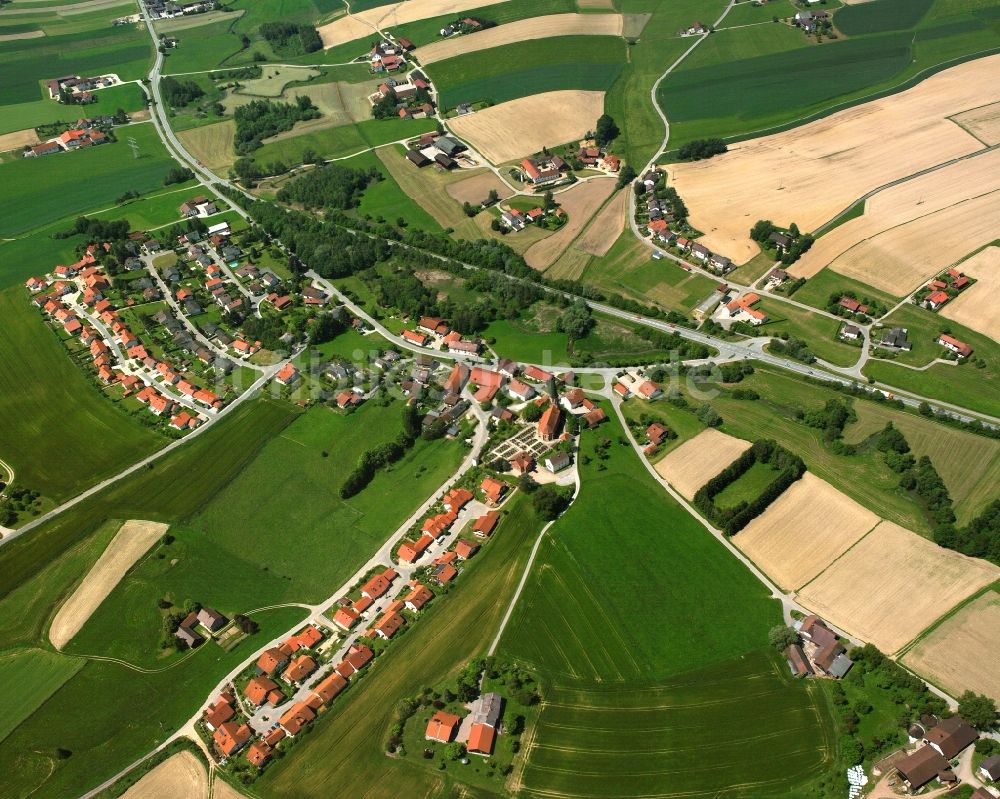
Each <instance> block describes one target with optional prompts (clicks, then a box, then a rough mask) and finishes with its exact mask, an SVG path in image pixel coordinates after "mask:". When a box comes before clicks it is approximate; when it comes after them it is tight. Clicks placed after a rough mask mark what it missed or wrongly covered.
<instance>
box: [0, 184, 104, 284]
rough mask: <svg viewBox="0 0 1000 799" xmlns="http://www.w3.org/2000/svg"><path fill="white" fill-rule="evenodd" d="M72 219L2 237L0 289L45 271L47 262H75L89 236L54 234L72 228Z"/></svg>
mask: <svg viewBox="0 0 1000 799" xmlns="http://www.w3.org/2000/svg"><path fill="white" fill-rule="evenodd" d="M2 168H3V167H0V169H2ZM0 174H3V173H0ZM73 222H74V218H70V219H61V220H59V221H57V222H51V223H49V224H47V225H45V226H44V227H41V228H37V229H35V230H32V231H31V232H30V233H28V234H25V235H23V236H20V237H18V238H16V239H8V240H5V241H0V290H2V289H6V288H9V287H11V286H14V285H18V286H21V285H23V284H24V281H25V280H27V279H28V278H29V277H31V276H32V275H37V274H39V273H40V272H45V271H46V266H45V265H46V264H49V265H55V264H59V263H73V262H74V261H75V260H76V259H77V256H76V247H77V245H79V244H81V243H84V239H85V238H86V237H85V236H70V237H69V238H65V239H56V238H53V236H52V234H53V233H60V232H62V231H64V230H68V229H70V228H71V227H73Z"/></svg>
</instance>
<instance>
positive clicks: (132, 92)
mask: <svg viewBox="0 0 1000 799" xmlns="http://www.w3.org/2000/svg"><path fill="white" fill-rule="evenodd" d="M2 32H3V31H2V30H0V33H2ZM94 97H95V98H96V99H97V102H96V103H91V104H90V105H88V106H86V108H83V107H79V106H66V105H60V104H59V103H57V102H55V101H54V100H49V99H48V95H47V94H46V97H45V99H42V100H32V101H30V102H26V103H17V104H15V105H7V106H4V107H3V114H2V115H0V133H10V132H11V131H14V130H24V129H25V128H34V127H37V126H38V125H44V124H48V123H50V122H65V123H66V125H67V127H69V126H70V125H72V124H73V123H74V122H76V120H78V119H79V118H80V117H81V116H91V117H94V116H99V115H101V114H114V113H115V112H117V111H118V109H119V108H123V109H125V110H126V111H129V112H131V111H140V110H142V109H143V108H145V107H146V99H145V98H146V95H144V94H143V93H142V89H140V88H139V87H138V86H137V85H136V84H134V83H126V84H124V85H122V86H111V87H110V88H107V89H101V90H100V91H98V92H94Z"/></svg>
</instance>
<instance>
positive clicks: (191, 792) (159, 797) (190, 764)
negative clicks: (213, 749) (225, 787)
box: [122, 752, 218, 799]
mask: <svg viewBox="0 0 1000 799" xmlns="http://www.w3.org/2000/svg"><path fill="white" fill-rule="evenodd" d="M216 789H218V783H216ZM179 797H184V799H208V775H207V774H206V773H205V767H204V766H203V765H202V764H201V763H200V762H199V761H198V758H196V757H195V756H194V755H193V754H191V753H190V752H178V753H177V754H176V755H172V756H170V757H168V758H167V759H166V760H164V761H163V762H162V763H160V765H158V766H156V767H155V768H154V769H152V770H151V771H150V772H149V773H148V774H146V775H145V776H144V777H143V778H142V779H141V780H139V781H138V782H137V783H136V784H135V785H133V786H132V787H131V788H129V789H128V790H127V791H125V793H123V794H122V799H178V798H179Z"/></svg>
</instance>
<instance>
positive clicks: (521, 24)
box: [417, 14, 623, 65]
mask: <svg viewBox="0 0 1000 799" xmlns="http://www.w3.org/2000/svg"><path fill="white" fill-rule="evenodd" d="M622 30H623V23H622V16H621V14H550V15H549V16H545V17H532V18H531V19H519V20H517V21H516V22H508V23H507V24H506V25H498V26H497V27H495V28H487V29H486V30H484V31H479V32H478V33H472V34H466V35H464V36H451V37H449V38H447V39H440V40H438V41H436V42H433V43H432V44H429V45H426V46H424V47H420V48H418V49H417V57H418V58H419V59H420V63H421V64H424V65H427V64H433V63H434V62H435V61H443V60H444V59H446V58H453V57H454V56H458V55H464V54H465V53H472V52H478V51H480V50H488V49H490V48H492V47H500V46H501V45H505V44H511V43H513V42H524V41H528V40H529V39H548V38H551V37H553V36H587V35H590V36H621V35H622Z"/></svg>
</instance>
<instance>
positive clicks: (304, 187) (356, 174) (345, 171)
mask: <svg viewBox="0 0 1000 799" xmlns="http://www.w3.org/2000/svg"><path fill="white" fill-rule="evenodd" d="M384 179H385V176H384V175H383V174H382V173H381V172H380V171H379V170H378V169H376V168H375V167H370V168H368V169H351V168H350V167H346V166H340V165H339V164H326V165H324V166H321V167H317V168H316V169H312V170H310V171H309V172H307V173H306V174H304V175H302V176H300V177H297V178H295V180H292V181H289V182H288V183H287V184H286V185H284V186H283V187H282V188H281V190H280V191H279V192H278V199H279V200H280V201H281V202H283V203H298V204H300V205H302V206H303V207H304V208H310V209H311V208H336V209H338V210H342V211H344V210H347V209H348V208H356V207H357V206H358V204H359V203H360V202H361V197H362V195H363V194H364V192H365V189H367V188H368V187H369V186H370V185H371V184H372V183H377V182H378V181H380V180H384Z"/></svg>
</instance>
